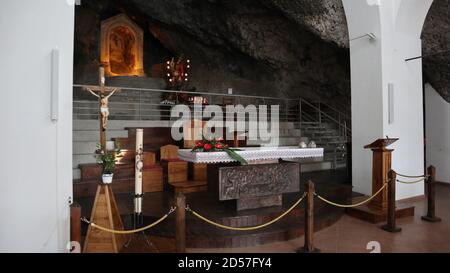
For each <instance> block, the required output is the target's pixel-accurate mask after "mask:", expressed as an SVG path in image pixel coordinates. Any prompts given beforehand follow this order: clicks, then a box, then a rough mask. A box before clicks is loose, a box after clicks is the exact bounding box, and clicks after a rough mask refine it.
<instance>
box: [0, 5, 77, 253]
mask: <svg viewBox="0 0 450 273" xmlns="http://www.w3.org/2000/svg"><path fill="white" fill-rule="evenodd" d="M73 31H74V6H73V1H66V0H46V1H35V0H4V1H1V3H0V36H1V37H4V38H5V39H2V42H1V44H0V49H1V50H0V60H1V61H0V78H1V80H0V84H1V85H0V117H1V120H0V127H1V128H2V132H1V133H0V143H1V145H2V156H1V157H0V217H1V219H2V225H1V228H0V252H65V251H66V244H67V243H68V241H69V226H70V225H69V215H70V214H69V203H68V199H69V198H71V196H72V173H71V168H72V68H73ZM55 47H58V48H59V50H60V54H61V55H60V69H59V72H60V78H59V94H60V95H59V101H58V104H59V109H60V114H59V121H58V122H51V120H50V90H51V88H50V87H51V52H52V49H53V48H55Z"/></svg>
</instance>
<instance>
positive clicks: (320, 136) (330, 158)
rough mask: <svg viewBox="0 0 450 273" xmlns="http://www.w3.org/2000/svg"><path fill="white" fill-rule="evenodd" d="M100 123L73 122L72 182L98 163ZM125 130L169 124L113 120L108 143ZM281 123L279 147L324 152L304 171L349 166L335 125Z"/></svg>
mask: <svg viewBox="0 0 450 273" xmlns="http://www.w3.org/2000/svg"><path fill="white" fill-rule="evenodd" d="M98 126H99V125H98V121H97V120H74V122H73V166H72V168H73V179H74V180H79V179H80V178H81V171H80V165H85V164H92V163H95V162H96V161H95V156H94V151H95V148H96V145H97V143H98V142H99V133H98ZM125 127H169V121H161V120H159V121H148V120H141V121H138V120H110V121H109V122H108V128H109V129H108V131H107V140H112V139H114V138H126V137H128V131H127V130H125ZM299 127H300V126H299V124H298V123H294V122H281V123H280V125H279V128H280V131H279V145H280V146H297V145H298V144H299V143H300V142H301V141H305V142H306V143H309V142H310V141H311V140H313V141H315V142H316V144H317V146H318V147H323V148H324V149H325V154H324V159H323V161H321V162H314V163H310V164H305V165H303V166H302V171H304V172H306V171H315V170H326V169H336V168H342V167H345V166H346V153H345V150H343V149H342V147H345V143H346V141H345V138H344V137H341V136H339V132H338V130H337V129H336V128H335V127H334V126H333V124H330V123H327V122H322V123H318V122H302V124H301V129H300V128H299ZM247 144H248V145H254V146H258V145H266V144H267V143H264V142H262V141H250V140H249V141H248V143H247Z"/></svg>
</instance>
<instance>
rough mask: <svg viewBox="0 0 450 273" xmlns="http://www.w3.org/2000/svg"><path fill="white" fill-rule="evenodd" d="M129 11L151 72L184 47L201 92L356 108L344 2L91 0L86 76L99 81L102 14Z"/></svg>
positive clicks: (84, 46) (81, 37) (84, 47)
mask: <svg viewBox="0 0 450 273" xmlns="http://www.w3.org/2000/svg"><path fill="white" fill-rule="evenodd" d="M121 12H123V13H126V14H128V16H129V17H131V18H132V19H133V20H134V21H136V22H137V23H138V24H139V25H141V26H142V27H143V28H144V29H145V31H146V33H145V34H144V36H145V40H144V47H146V50H145V52H144V56H153V57H151V58H148V57H146V58H145V59H144V64H145V66H146V68H145V69H146V71H147V70H148V69H149V66H151V65H152V64H156V63H161V62H163V61H164V60H166V59H167V58H168V57H171V56H170V55H171V54H172V55H180V54H183V55H185V56H186V57H189V58H190V59H191V60H192V70H191V71H190V74H191V75H190V79H191V81H190V85H191V86H190V87H191V88H195V89H196V90H197V91H206V92H220V93H222V92H225V91H226V90H227V88H229V87H231V88H233V89H234V91H235V93H237V94H254V95H263V96H264V95H265V96H273V97H299V96H302V97H306V98H309V99H310V100H319V99H321V100H323V101H329V102H330V103H332V104H333V105H334V106H337V107H340V108H344V109H343V110H345V111H349V104H350V75H349V56H348V50H347V49H346V48H343V47H339V46H338V45H341V46H345V40H347V38H346V35H347V34H346V33H347V32H346V25H345V16H343V17H342V16H341V17H338V16H335V14H338V13H341V12H343V9H342V4H341V1H337V0H336V1H269V0H263V1H258V0H240V1H238V0H229V1H220V0H176V1H175V0H172V1H168V0H129V1H119V0H116V1H103V0H101V1H86V2H83V6H82V7H80V8H78V10H77V22H76V23H77V32H76V37H75V38H76V48H77V50H76V55H75V57H76V59H77V63H76V68H75V78H76V79H79V82H85V81H91V82H92V81H95V80H96V67H97V65H98V58H99V46H98V43H99V42H98V40H99V36H100V33H99V29H100V21H101V20H104V19H106V18H108V17H111V16H114V15H116V14H118V13H121ZM342 20H344V21H343V24H336V22H341V21H342ZM324 22H325V23H324ZM336 26H338V27H342V26H344V30H345V31H341V30H339V29H336ZM86 28H87V29H86ZM147 33H149V34H150V35H147ZM150 36H151V37H150ZM155 40H157V43H156V42H155ZM149 41H150V42H149ZM155 47H156V48H159V49H158V50H156V52H155V49H154V48H155ZM158 56H160V57H159V59H158ZM161 56H162V57H161ZM92 75H93V76H92Z"/></svg>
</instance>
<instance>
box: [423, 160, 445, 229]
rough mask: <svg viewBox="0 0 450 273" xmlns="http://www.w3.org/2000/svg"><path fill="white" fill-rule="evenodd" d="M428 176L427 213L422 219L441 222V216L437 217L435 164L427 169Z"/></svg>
mask: <svg viewBox="0 0 450 273" xmlns="http://www.w3.org/2000/svg"><path fill="white" fill-rule="evenodd" d="M427 173H428V178H427V180H426V182H427V203H428V209H427V215H425V216H422V220H424V221H428V222H433V223H435V222H440V221H441V218H439V217H436V209H435V205H436V168H435V167H434V166H429V167H428V169H427Z"/></svg>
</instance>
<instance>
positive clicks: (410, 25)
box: [396, 0, 433, 38]
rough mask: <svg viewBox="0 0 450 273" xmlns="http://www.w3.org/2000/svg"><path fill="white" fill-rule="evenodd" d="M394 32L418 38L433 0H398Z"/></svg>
mask: <svg viewBox="0 0 450 273" xmlns="http://www.w3.org/2000/svg"><path fill="white" fill-rule="evenodd" d="M399 1H400V5H399V8H398V13H397V16H396V18H397V19H396V32H398V33H404V34H405V35H409V36H411V37H416V38H420V35H421V33H422V29H423V25H424V23H425V19H426V17H427V14H428V11H429V10H430V7H431V5H432V4H433V0H399Z"/></svg>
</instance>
